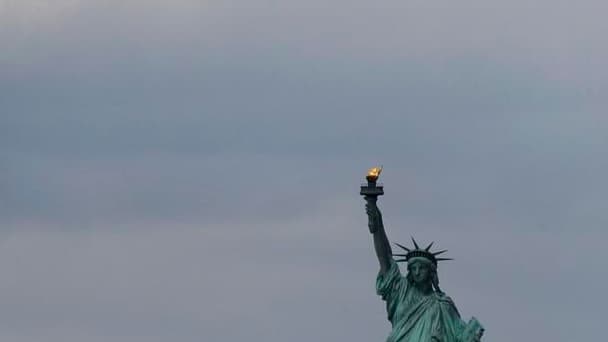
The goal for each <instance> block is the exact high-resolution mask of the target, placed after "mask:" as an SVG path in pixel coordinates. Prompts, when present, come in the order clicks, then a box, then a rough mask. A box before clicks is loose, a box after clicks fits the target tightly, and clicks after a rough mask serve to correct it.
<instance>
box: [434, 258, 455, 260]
mask: <svg viewBox="0 0 608 342" xmlns="http://www.w3.org/2000/svg"><path fill="white" fill-rule="evenodd" d="M435 260H437V261H444V260H454V259H452V258H435Z"/></svg>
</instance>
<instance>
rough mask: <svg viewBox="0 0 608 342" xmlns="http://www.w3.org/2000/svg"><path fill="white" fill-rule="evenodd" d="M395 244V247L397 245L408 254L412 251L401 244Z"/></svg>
mask: <svg viewBox="0 0 608 342" xmlns="http://www.w3.org/2000/svg"><path fill="white" fill-rule="evenodd" d="M393 243H394V244H395V245H397V246H399V247H401V248H403V249H405V250H406V251H407V252H410V249H409V248H407V247H405V246H403V245H401V244H398V243H396V242H393Z"/></svg>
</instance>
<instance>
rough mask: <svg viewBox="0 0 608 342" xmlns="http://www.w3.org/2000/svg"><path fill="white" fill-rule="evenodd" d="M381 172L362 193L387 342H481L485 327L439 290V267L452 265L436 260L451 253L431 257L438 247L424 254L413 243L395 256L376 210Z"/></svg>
mask: <svg viewBox="0 0 608 342" xmlns="http://www.w3.org/2000/svg"><path fill="white" fill-rule="evenodd" d="M381 170H382V169H381V168H380V169H379V168H373V169H371V170H370V173H369V174H368V177H367V179H368V185H367V186H365V185H364V186H362V187H361V194H362V195H364V196H365V199H366V201H367V204H366V206H365V208H366V211H367V215H368V218H369V220H368V226H369V229H370V232H371V233H372V235H373V239H374V249H375V250H376V255H377V257H378V261H379V263H380V271H379V273H378V277H377V279H376V292H377V293H378V295H380V296H381V297H382V299H383V300H384V301H385V302H386V311H387V314H388V320H389V321H390V322H391V325H392V331H391V333H390V335H389V337H388V339H387V340H386V341H387V342H479V341H480V340H481V336H482V334H483V331H484V329H483V327H482V326H481V324H480V323H479V322H478V321H477V319H475V318H472V319H471V320H470V321H469V322H468V323H467V322H464V321H463V320H462V319H461V318H460V314H459V313H458V310H457V309H456V306H455V305H454V302H453V301H452V299H451V298H450V297H448V296H447V295H445V294H444V293H443V291H441V289H440V288H439V278H438V276H437V263H438V262H439V261H442V260H450V259H448V258H440V257H437V256H438V255H440V254H442V253H444V252H446V251H445V250H443V251H438V252H432V251H431V247H432V245H433V243H431V244H429V245H428V246H427V247H425V248H420V247H419V246H418V243H417V242H416V241H415V240H414V238H412V242H413V243H414V246H413V248H408V247H405V246H403V245H400V244H396V245H397V246H399V247H400V248H402V249H403V251H404V254H393V252H392V249H391V246H390V244H389V241H388V238H387V236H386V232H385V230H384V225H383V222H382V214H381V213H380V210H379V209H378V206H377V205H376V200H377V198H378V195H382V194H383V193H384V191H383V188H382V186H381V185H379V186H376V179H377V178H378V175H379V174H380V172H381ZM370 175H372V176H371V177H370ZM393 257H399V258H400V259H394V258H393ZM399 262H406V263H407V275H406V276H403V275H402V274H401V272H400V270H399V267H398V266H397V263H399Z"/></svg>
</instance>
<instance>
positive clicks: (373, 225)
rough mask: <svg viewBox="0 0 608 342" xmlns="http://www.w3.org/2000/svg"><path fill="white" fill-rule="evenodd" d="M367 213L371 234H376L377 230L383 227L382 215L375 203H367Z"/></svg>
mask: <svg viewBox="0 0 608 342" xmlns="http://www.w3.org/2000/svg"><path fill="white" fill-rule="evenodd" d="M365 211H366V212H367V217H368V223H367V225H368V227H369V231H370V232H371V233H375V232H376V231H377V229H378V228H379V227H380V226H381V225H382V213H380V209H378V206H377V205H376V203H374V202H367V204H365Z"/></svg>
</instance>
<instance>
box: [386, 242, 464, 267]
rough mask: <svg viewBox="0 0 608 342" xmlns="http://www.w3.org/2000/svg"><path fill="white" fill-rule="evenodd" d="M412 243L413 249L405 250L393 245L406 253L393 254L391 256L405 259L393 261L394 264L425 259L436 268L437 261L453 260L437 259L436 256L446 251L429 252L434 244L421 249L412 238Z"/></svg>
mask: <svg viewBox="0 0 608 342" xmlns="http://www.w3.org/2000/svg"><path fill="white" fill-rule="evenodd" d="M412 242H413V243H414V249H410V248H407V247H405V246H403V245H400V244H398V243H395V245H397V246H399V247H401V248H402V249H403V250H405V251H406V252H407V254H393V256H397V257H404V258H405V259H398V260H395V261H396V262H408V261H410V259H412V258H425V259H427V260H429V261H430V262H432V263H433V264H434V265H435V266H437V262H438V261H443V260H454V259H452V258H437V255H439V254H442V253H445V252H447V251H448V250H447V249H444V250H442V251H438V252H431V246H433V243H434V242H431V243H430V244H429V245H428V246H427V247H426V248H424V249H422V248H420V247H419V246H418V243H416V240H414V238H412Z"/></svg>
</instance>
